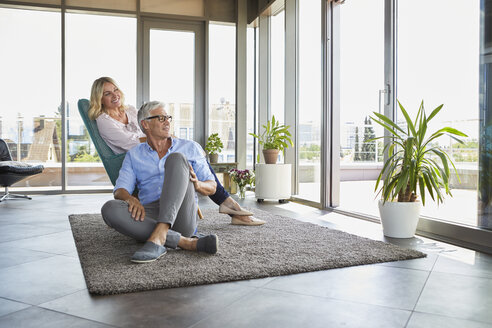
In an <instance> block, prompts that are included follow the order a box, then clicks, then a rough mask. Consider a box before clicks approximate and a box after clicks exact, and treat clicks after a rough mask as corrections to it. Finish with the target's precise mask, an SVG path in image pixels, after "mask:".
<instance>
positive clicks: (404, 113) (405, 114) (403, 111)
mask: <svg viewBox="0 0 492 328" xmlns="http://www.w3.org/2000/svg"><path fill="white" fill-rule="evenodd" d="M397 101H398V100H397ZM398 106H399V107H400V110H401V112H402V113H403V116H404V117H405V121H407V127H408V128H409V129H410V132H412V135H413V136H414V137H415V136H417V132H416V131H415V126H414V125H413V122H412V120H411V119H410V116H408V113H407V111H406V110H405V108H403V106H402V104H401V103H400V102H399V101H398Z"/></svg>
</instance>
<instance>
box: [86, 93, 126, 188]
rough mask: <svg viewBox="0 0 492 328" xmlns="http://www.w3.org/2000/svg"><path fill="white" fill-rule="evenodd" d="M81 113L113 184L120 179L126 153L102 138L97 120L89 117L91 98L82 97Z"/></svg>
mask: <svg viewBox="0 0 492 328" xmlns="http://www.w3.org/2000/svg"><path fill="white" fill-rule="evenodd" d="M78 106H79V113H80V116H81V117H82V120H83V121H84V124H85V127H86V128H87V131H88V132H89V135H90V136H91V139H92V142H93V143H94V146H96V150H97V153H98V154H99V157H100V158H101V160H102V162H103V165H104V168H105V169H106V172H107V173H108V176H109V180H111V183H112V184H113V186H114V185H115V183H116V179H118V175H119V172H120V168H121V165H122V164H123V160H124V159H125V153H123V154H115V153H114V152H113V150H112V149H111V148H109V146H108V145H107V144H106V142H105V141H104V140H103V139H102V138H101V135H100V134H99V130H98V129H97V124H96V121H93V120H91V119H90V118H89V115H88V112H89V100H87V99H80V100H79V101H78Z"/></svg>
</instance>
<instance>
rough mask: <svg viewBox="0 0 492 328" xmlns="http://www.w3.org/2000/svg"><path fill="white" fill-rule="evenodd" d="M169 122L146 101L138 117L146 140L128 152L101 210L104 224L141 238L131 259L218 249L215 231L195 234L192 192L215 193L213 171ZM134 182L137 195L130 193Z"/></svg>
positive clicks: (195, 145) (160, 105)
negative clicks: (176, 251)
mask: <svg viewBox="0 0 492 328" xmlns="http://www.w3.org/2000/svg"><path fill="white" fill-rule="evenodd" d="M171 121H172V117H171V116H169V115H167V113H166V111H165V110H164V104H163V103H161V102H157V101H151V102H148V103H145V104H144V105H142V107H141V108H140V110H139V111H138V122H139V124H140V128H141V129H142V131H143V132H144V133H145V135H146V136H147V142H144V143H141V144H139V145H137V146H135V147H134V148H132V149H131V150H130V151H128V152H127V154H126V157H125V160H124V161H123V165H122V167H121V170H120V173H119V177H118V180H117V181H116V185H115V187H114V198H115V200H110V201H108V202H107V203H106V204H104V206H103V207H102V209H101V213H102V216H103V219H104V221H105V222H106V224H107V225H109V226H110V227H112V228H114V229H115V230H117V231H118V232H121V233H122V234H124V235H127V236H129V237H132V238H135V239H136V240H138V241H142V242H143V241H145V244H144V245H143V247H142V248H141V249H140V250H138V251H137V252H136V253H135V254H134V255H133V257H132V258H131V261H132V262H136V263H145V262H152V261H155V260H157V259H158V258H159V257H161V256H162V255H164V254H166V247H170V248H176V247H177V246H179V247H180V248H183V249H186V250H194V251H199V252H206V253H209V254H215V253H216V252H217V248H218V238H217V236H216V235H208V236H204V237H200V238H197V237H194V234H195V232H196V228H197V209H198V207H197V206H198V205H197V202H198V198H197V195H196V192H199V193H201V194H203V195H212V194H214V193H215V188H216V182H215V179H214V176H213V174H212V173H211V172H210V169H209V167H208V164H207V161H206V158H205V152H204V151H203V149H202V148H201V147H200V145H199V144H198V143H196V142H194V141H191V140H185V139H177V138H173V137H172V136H171V132H170V128H171ZM135 187H138V198H136V197H133V196H132V193H133V191H134V190H135Z"/></svg>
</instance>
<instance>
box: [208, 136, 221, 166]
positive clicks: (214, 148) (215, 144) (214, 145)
mask: <svg viewBox="0 0 492 328" xmlns="http://www.w3.org/2000/svg"><path fill="white" fill-rule="evenodd" d="M223 148H224V144H223V143H222V140H220V137H219V134H218V133H212V134H211V135H210V136H209V137H208V139H207V143H206V144H205V151H206V152H207V154H208V157H209V159H210V163H217V162H218V160H219V153H220V152H221V151H222V149H223Z"/></svg>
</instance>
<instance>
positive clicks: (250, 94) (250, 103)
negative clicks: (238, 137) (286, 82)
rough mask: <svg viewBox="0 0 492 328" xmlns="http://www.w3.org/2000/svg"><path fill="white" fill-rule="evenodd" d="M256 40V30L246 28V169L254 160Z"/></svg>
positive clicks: (252, 164) (251, 165)
mask: <svg viewBox="0 0 492 328" xmlns="http://www.w3.org/2000/svg"><path fill="white" fill-rule="evenodd" d="M257 40H258V28H255V27H248V30H247V43H248V47H247V56H248V58H247V65H248V67H247V69H248V70H247V81H248V82H247V88H248V90H247V120H248V123H247V132H248V135H247V137H246V168H248V169H253V166H254V162H255V161H256V159H255V152H254V142H255V140H254V137H253V136H251V135H250V133H254V132H255V130H254V128H255V111H257V109H258V106H257V101H258V97H257V95H258V91H257V90H258V84H257V83H256V77H257V76H258V74H257V70H258V65H257V58H258V46H257V44H256V42H257Z"/></svg>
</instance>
